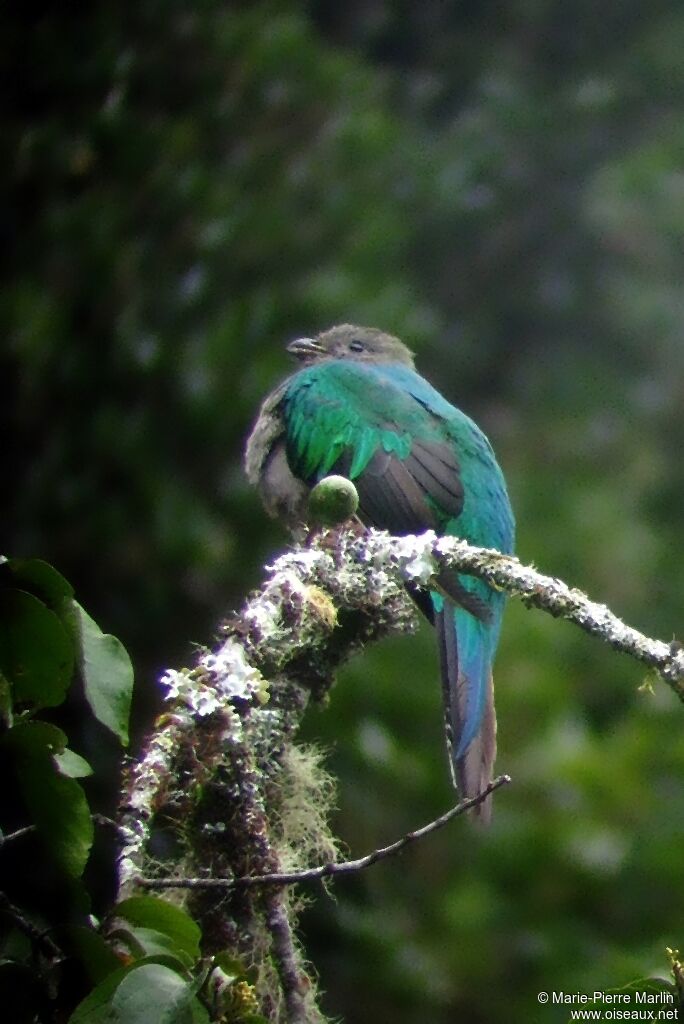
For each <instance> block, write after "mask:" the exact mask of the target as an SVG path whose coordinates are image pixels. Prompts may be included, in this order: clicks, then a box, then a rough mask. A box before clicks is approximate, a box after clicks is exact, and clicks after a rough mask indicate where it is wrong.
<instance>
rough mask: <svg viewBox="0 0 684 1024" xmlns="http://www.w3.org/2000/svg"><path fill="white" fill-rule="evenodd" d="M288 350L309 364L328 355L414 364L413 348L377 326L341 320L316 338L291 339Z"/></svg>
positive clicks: (328, 356)
mask: <svg viewBox="0 0 684 1024" xmlns="http://www.w3.org/2000/svg"><path fill="white" fill-rule="evenodd" d="M287 351H288V352H289V353H290V354H291V355H293V356H296V357H297V359H299V360H301V361H302V362H303V363H304V364H305V365H307V366H310V365H311V364H312V363H317V362H320V361H322V360H324V359H352V360H354V362H357V363H400V364H401V365H403V366H410V367H413V352H411V350H410V349H408V348H407V347H406V345H404V344H403V342H401V341H399V339H398V338H394V337H393V336H392V335H391V334H385V333H384V331H380V330H378V329H377V327H354V325H353V324H340V325H339V326H338V327H331V328H330V329H329V330H327V331H322V332H321V333H320V334H318V335H316V337H315V338H297V340H296V341H291V342H290V344H289V345H288V346H287Z"/></svg>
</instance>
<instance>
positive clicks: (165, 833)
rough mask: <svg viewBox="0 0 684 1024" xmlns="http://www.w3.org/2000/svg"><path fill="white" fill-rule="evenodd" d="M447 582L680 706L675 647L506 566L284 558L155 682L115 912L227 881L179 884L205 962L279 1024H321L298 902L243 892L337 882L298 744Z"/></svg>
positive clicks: (314, 777)
mask: <svg viewBox="0 0 684 1024" xmlns="http://www.w3.org/2000/svg"><path fill="white" fill-rule="evenodd" d="M446 569H451V570H453V569H457V570H458V571H459V572H463V573H468V574H472V575H475V576H479V577H481V578H482V579H485V580H486V581H487V582H489V583H490V584H492V585H493V586H496V587H498V588H500V589H501V590H505V591H506V592H508V593H509V594H511V595H513V596H516V597H519V598H520V599H521V600H523V602H524V603H525V604H527V605H529V606H534V607H538V608H540V609H542V610H544V611H546V612H548V613H549V614H551V615H554V616H559V617H563V618H566V619H568V620H569V621H571V622H574V623H576V624H577V625H578V626H580V627H581V628H582V629H584V630H585V631H587V632H589V633H591V634H593V635H595V636H597V637H599V638H600V639H602V640H603V641H604V642H605V643H608V644H609V645H610V646H612V647H613V648H615V649H616V650H621V651H624V652H625V653H627V654H629V655H631V656H632V657H634V658H637V659H638V660H639V661H641V662H643V663H645V664H647V665H649V666H651V667H652V668H655V669H656V670H657V671H658V672H659V673H660V675H661V676H662V678H663V679H664V680H665V682H666V683H667V684H668V685H669V686H670V687H671V688H672V689H673V690H674V691H675V692H676V693H677V695H678V696H679V697H680V699H684V683H683V682H682V680H683V678H684V653H683V652H682V651H681V649H680V647H679V645H674V644H666V643H664V642H662V641H659V640H652V639H649V638H648V637H646V636H644V635H643V634H641V633H639V632H638V631H637V630H635V629H633V628H631V627H629V626H627V625H625V623H623V622H621V621H620V619H618V618H617V617H616V616H615V615H613V614H612V612H610V610H609V609H608V608H606V607H605V606H603V605H599V604H596V603H595V602H593V601H591V600H590V599H589V598H588V597H587V596H586V595H584V594H582V593H581V592H580V591H578V590H573V589H571V588H570V587H568V586H567V585H566V584H565V583H563V582H562V581H561V580H558V579H554V578H552V577H549V576H544V575H542V574H541V573H538V572H537V571H536V570H535V569H532V568H530V567H529V566H525V565H522V564H521V563H520V562H519V561H518V560H517V559H516V558H513V557H510V556H505V555H501V554H499V553H498V552H493V551H489V550H487V549H481V548H476V547H472V546H471V545H468V544H466V543H465V542H464V541H461V540H458V539H457V538H453V537H448V538H444V537H437V536H436V535H435V534H433V533H426V534H423V535H421V536H409V537H403V538H396V537H391V536H390V535H389V534H386V533H382V532H379V531H374V530H369V531H367V532H364V533H362V534H359V531H358V530H341V531H331V532H324V533H321V534H319V535H317V536H316V537H314V538H312V539H310V541H309V543H308V545H307V546H303V547H297V548H295V549H294V550H292V551H290V552H288V553H286V554H284V555H282V556H281V557H280V558H278V559H277V561H276V562H275V563H274V565H273V566H271V567H270V569H269V576H268V579H267V580H266V582H265V583H264V585H263V586H262V587H261V589H260V590H258V591H257V592H256V593H255V594H254V595H253V596H252V597H251V598H250V599H249V600H248V601H247V602H246V604H245V606H244V607H243V609H242V610H241V612H240V613H239V614H237V615H235V616H233V617H232V618H230V619H229V620H227V621H226V622H225V623H224V624H223V626H222V629H221V634H222V635H221V638H220V640H219V641H218V642H217V644H216V646H215V647H214V648H213V649H212V650H208V651H205V652H203V653H202V654H201V655H200V657H199V658H198V662H197V664H196V665H195V666H193V667H192V668H188V669H185V670H182V671H176V670H172V671H169V672H167V673H166V675H165V676H164V679H163V682H164V684H165V685H166V687H167V690H168V693H167V697H168V700H169V710H168V712H167V713H166V714H164V715H162V716H161V717H160V719H159V720H158V722H157V723H156V726H155V729H154V731H153V733H152V735H151V737H150V740H149V742H148V745H147V747H146V749H145V750H144V751H143V754H142V756H141V758H140V759H139V760H138V761H137V762H135V763H133V764H132V765H131V767H130V770H129V773H128V781H127V786H126V791H125V795H124V800H123V807H122V812H121V833H122V835H123V849H122V851H121V858H120V869H121V870H120V891H121V895H122V897H123V896H127V895H130V894H131V893H132V892H135V891H136V890H137V889H139V888H146V887H147V886H150V883H151V884H152V885H155V879H158V880H159V882H161V883H162V884H161V885H160V886H159V887H160V888H161V887H162V886H170V885H173V884H174V882H177V885H176V886H175V888H176V890H180V889H182V888H183V880H187V881H192V880H199V881H201V880H202V879H206V880H207V881H208V882H210V881H211V880H212V879H214V880H215V881H219V880H221V881H222V883H223V886H224V888H223V892H222V898H221V900H219V901H217V900H216V897H215V889H214V893H212V892H211V891H210V890H211V886H208V887H203V886H200V887H194V888H193V886H192V885H188V886H187V887H186V891H185V896H184V898H185V899H186V900H187V901H188V903H189V907H190V910H191V911H192V913H193V914H194V916H195V917H196V919H197V920H198V922H199V923H200V924H201V926H202V932H203V939H204V949H205V952H206V953H208V954H211V953H216V952H219V951H223V950H228V951H229V952H230V953H231V954H232V955H233V956H237V957H239V958H241V959H242V961H243V962H244V963H245V964H246V966H248V967H252V968H253V969H254V970H255V972H256V976H257V981H256V983H255V995H256V998H257V999H258V1001H259V1005H260V1007H261V1012H262V1013H263V1014H264V1015H265V1016H267V1017H268V1019H269V1020H270V1021H273V1022H274V1024H320V1022H322V1021H323V1017H322V1015H321V1013H320V1011H319V1010H318V1008H317V1005H316V999H315V989H314V986H313V983H312V981H311V978H310V977H309V976H308V973H307V971H306V969H305V964H304V960H303V957H302V954H301V951H300V949H299V947H298V946H297V944H296V941H295V940H294V938H293V932H294V924H295V920H296V913H295V912H296V903H295V899H296V896H295V894H294V893H293V890H292V888H291V887H289V888H288V887H285V886H283V887H280V888H276V887H274V885H272V886H264V885H259V884H254V885H252V884H244V885H243V884H240V883H239V882H238V880H246V879H249V878H255V879H256V878H257V876H264V875H269V876H271V878H272V879H273V878H281V879H282V878H284V877H286V876H287V877H289V880H291V881H299V880H305V878H306V875H307V872H309V873H310V872H314V874H316V873H318V874H319V875H325V874H326V873H333V874H334V873H335V872H329V871H326V868H329V866H330V865H334V864H335V863H337V862H338V861H339V858H338V856H337V850H336V844H335V840H334V838H333V837H332V835H331V834H330V832H329V831H328V827H327V821H326V819H327V809H328V807H329V806H330V800H331V790H332V784H331V782H330V780H329V779H328V777H327V776H326V775H325V773H324V771H323V770H322V768H321V766H320V764H319V763H318V760H317V756H316V754H315V753H314V752H311V751H307V750H305V749H302V748H300V747H297V746H295V744H294V742H293V737H294V734H295V732H296V730H297V728H298V725H299V722H300V720H301V717H302V714H303V712H304V709H305V707H306V705H307V702H308V700H309V699H310V698H311V697H314V698H320V697H321V696H322V695H324V694H325V693H326V692H327V690H328V689H329V687H330V686H331V684H332V681H333V677H334V673H335V670H336V669H337V667H338V666H339V665H340V663H341V662H342V661H344V660H345V659H347V658H348V657H350V656H351V655H352V654H353V653H354V652H355V651H357V650H359V649H360V648H361V647H363V646H364V645H365V644H367V643H370V642H373V641H375V640H377V639H379V638H381V637H383V636H385V635H388V634H390V633H397V632H399V633H404V632H407V631H411V630H413V629H414V627H415V609H414V606H413V604H412V602H411V600H410V599H409V597H408V595H407V592H406V589H405V584H406V583H407V582H410V583H412V584H414V585H419V586H421V587H433V588H436V589H439V578H440V573H443V572H444V571H445V570H446ZM160 837H161V839H162V841H159V840H160ZM401 842H402V841H400V843H401ZM159 849H163V850H164V851H165V852H164V855H163V856H161V855H160V854H159V852H156V853H155V851H158V850H159ZM369 856H370V858H371V862H372V860H373V859H374V855H373V854H371V855H369ZM339 873H342V872H339ZM230 880H234V881H235V882H238V884H234V885H232V886H230V885H227V884H226V883H228V882H230ZM177 897H178V892H177Z"/></svg>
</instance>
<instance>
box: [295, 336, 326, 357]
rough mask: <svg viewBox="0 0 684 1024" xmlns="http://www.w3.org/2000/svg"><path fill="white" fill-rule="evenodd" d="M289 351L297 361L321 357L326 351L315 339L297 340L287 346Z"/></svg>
mask: <svg viewBox="0 0 684 1024" xmlns="http://www.w3.org/2000/svg"><path fill="white" fill-rule="evenodd" d="M287 351H288V352H289V353H290V355H291V356H296V357H297V359H311V358H312V356H320V355H322V354H323V353H324V352H325V349H324V348H323V346H322V345H320V344H319V342H317V341H316V339H315V338H297V339H296V340H295V341H291V342H290V344H289V345H288V346H287Z"/></svg>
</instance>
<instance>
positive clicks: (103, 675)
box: [71, 601, 133, 746]
mask: <svg viewBox="0 0 684 1024" xmlns="http://www.w3.org/2000/svg"><path fill="white" fill-rule="evenodd" d="M71 609H72V616H73V620H74V623H75V627H76V634H77V643H78V648H79V651H80V663H81V671H82V672H83V682H84V685H85V695H86V700H87V701H88V703H89V704H90V707H91V710H92V712H93V714H94V715H95V717H96V718H97V719H98V721H100V722H102V724H103V725H105V726H106V727H107V728H108V729H110V730H111V731H112V732H113V733H114V735H115V736H117V737H118V738H119V739H120V740H121V742H122V744H123V745H124V746H126V745H127V744H128V717H129V713H130V708H131V694H132V692H133V666H132V665H131V659H130V658H129V657H128V653H127V651H126V648H125V647H124V646H123V644H122V643H121V641H120V640H117V638H116V637H115V636H112V635H111V634H110V633H103V632H102V630H101V629H100V627H99V626H98V624H97V623H96V622H95V621H94V620H93V619H91V617H90V616H89V615H88V613H87V612H86V611H85V609H84V608H82V607H81V605H80V604H79V603H78V601H72V602H71Z"/></svg>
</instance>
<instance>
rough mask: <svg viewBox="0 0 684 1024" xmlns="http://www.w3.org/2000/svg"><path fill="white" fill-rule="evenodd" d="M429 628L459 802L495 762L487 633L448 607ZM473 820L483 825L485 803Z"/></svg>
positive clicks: (484, 780)
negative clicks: (438, 669)
mask: <svg viewBox="0 0 684 1024" xmlns="http://www.w3.org/2000/svg"><path fill="white" fill-rule="evenodd" d="M435 627H436V631H437V638H438V645H439V654H440V665H441V676H442V693H443V698H444V718H445V731H446V739H447V748H448V753H449V764H450V768H451V774H452V778H453V782H454V785H455V786H456V788H457V790H458V792H459V794H460V795H461V797H464V798H467V797H472V796H476V795H477V794H478V793H480V792H481V791H482V790H483V789H484V788H485V786H487V784H488V783H489V782H490V781H491V778H492V770H493V767H494V758H495V756H496V715H495V711H494V690H493V685H492V672H491V640H490V633H489V630H490V628H491V627H490V626H489V625H488V624H487V623H484V622H480V621H478V620H477V619H475V618H474V617H473V616H472V615H471V614H470V613H469V612H467V611H465V610H464V609H462V608H455V607H454V606H453V605H452V604H451V602H449V601H444V603H443V606H442V607H441V608H439V609H438V610H436V611H435ZM476 814H477V815H478V817H479V819H480V820H481V821H483V822H488V821H489V819H490V817H491V798H488V799H487V800H485V801H484V802H483V803H481V804H479V805H478V807H477V809H476Z"/></svg>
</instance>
